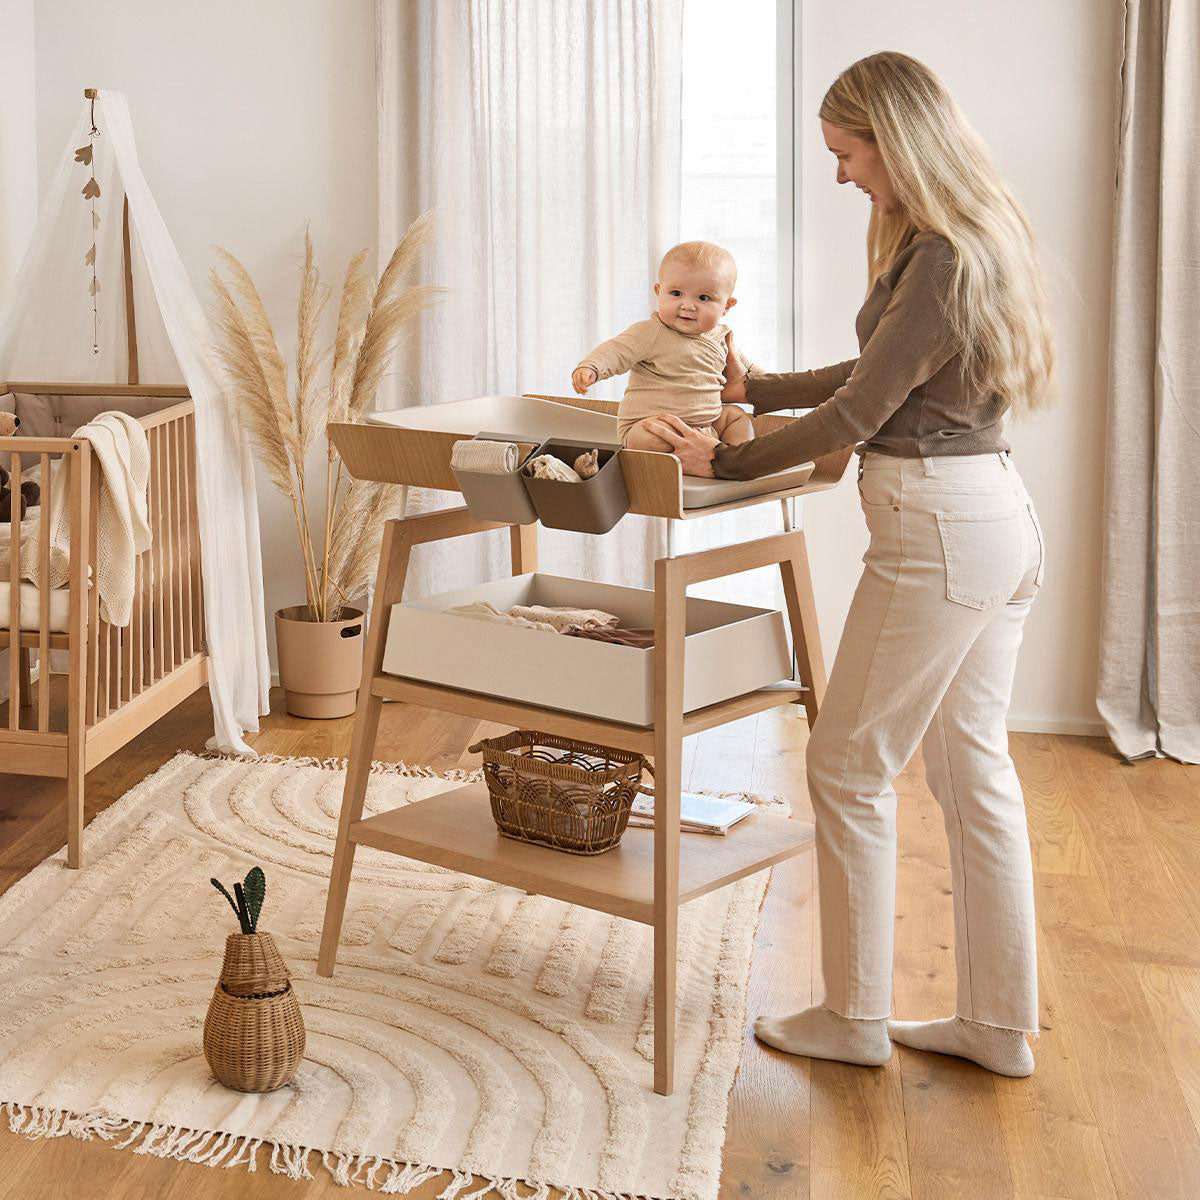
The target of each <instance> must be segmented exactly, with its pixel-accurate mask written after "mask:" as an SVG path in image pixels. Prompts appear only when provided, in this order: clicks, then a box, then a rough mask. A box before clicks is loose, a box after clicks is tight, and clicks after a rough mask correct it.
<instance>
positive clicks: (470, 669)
mask: <svg viewBox="0 0 1200 1200" xmlns="http://www.w3.org/2000/svg"><path fill="white" fill-rule="evenodd" d="M564 486H572V487H577V486H578V485H577V484H571V485H564ZM479 600H486V601H488V602H489V603H491V604H492V605H494V606H495V607H496V608H498V609H499V610H500V611H501V612H504V611H507V610H508V609H510V608H511V607H512V606H513V605H514V604H522V605H530V604H545V605H552V606H553V605H569V606H571V607H573V608H600V609H603V610H604V611H605V612H609V613H612V614H613V615H615V616H617V617H619V618H620V620H621V625H622V626H624V627H625V628H628V629H647V628H652V627H653V625H654V593H653V591H646V590H643V589H641V588H629V587H617V586H615V585H613V584H605V583H592V582H589V581H587V580H581V579H563V578H560V577H558V576H555V575H544V574H540V573H537V574H530V575H518V576H516V577H515V578H511V579H494V580H491V581H490V582H488V583H481V584H477V585H475V586H474V587H470V588H463V589H462V590H460V591H455V592H446V593H443V594H441V595H437V596H424V597H421V598H419V599H414V600H410V601H407V602H405V603H403V604H396V605H394V606H393V608H392V617H391V621H390V624H389V628H388V637H387V644H386V646H385V647H384V656H383V669H384V671H386V672H388V673H389V674H392V675H399V676H403V677H404V678H407V679H417V680H421V681H423V682H427V683H436V684H441V685H443V686H445V687H452V688H459V689H461V690H463V691H468V692H481V693H484V694H486V695H490V696H499V697H503V698H505V699H510V700H517V701H521V702H523V703H527V704H536V705H540V706H542V707H545V708H556V709H561V710H563V711H565V712H575V713H582V714H584V715H587V716H593V717H600V718H601V719H603V720H608V721H620V722H622V723H624V724H627V725H641V726H646V725H652V724H653V723H654V655H655V653H656V651H655V650H653V649H649V650H641V649H635V648H634V647H631V646H618V645H612V644H609V643H605V642H595V641H589V640H587V639H586V638H579V637H570V636H568V635H566V634H561V633H544V632H541V631H539V630H536V629H522V628H519V627H517V626H515V625H505V624H500V623H498V622H495V621H483V620H477V619H475V618H472V617H466V616H460V615H457V614H455V613H451V612H447V611H446V610H447V609H451V608H456V607H458V606H460V605H464V604H471V603H473V602H475V601H479ZM684 628H685V637H684V673H683V708H684V711H685V712H691V711H693V710H695V709H697V708H704V707H705V706H707V705H709V704H717V703H719V702H720V701H722V700H728V699H730V698H731V697H733V696H739V695H741V694H742V693H744V692H751V691H754V690H755V689H756V688H760V687H764V686H765V685H767V684H770V683H777V682H779V681H780V680H783V679H787V678H789V677H790V676H791V670H792V665H791V655H790V653H789V651H788V644H787V636H786V633H785V630H784V620H783V614H782V613H780V612H778V611H776V610H774V609H763V608H751V607H749V606H747V605H743V604H726V603H723V602H721V601H717V600H704V599H701V598H699V597H695V596H689V597H688V598H687V603H686V606H685V609H684Z"/></svg>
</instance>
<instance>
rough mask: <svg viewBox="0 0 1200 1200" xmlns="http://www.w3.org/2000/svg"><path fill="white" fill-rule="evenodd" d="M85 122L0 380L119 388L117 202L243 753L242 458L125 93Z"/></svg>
mask: <svg viewBox="0 0 1200 1200" xmlns="http://www.w3.org/2000/svg"><path fill="white" fill-rule="evenodd" d="M92 116H93V113H92V106H91V105H90V104H85V105H84V111H83V113H82V114H81V115H80V119H79V123H78V124H77V125H76V127H75V130H74V133H73V134H72V136H71V140H70V141H69V142H68V143H67V146H66V149H65V151H64V153H63V156H62V159H61V160H60V163H59V167H58V170H57V172H56V173H55V176H54V178H53V180H52V181H51V184H50V188H49V191H48V192H47V195H46V201H45V203H44V204H43V206H42V211H41V215H40V217H39V219H38V225H37V228H36V230H35V231H34V235H33V239H32V241H31V242H30V246H29V250H28V252H27V254H26V256H25V259H24V262H23V263H22V266H21V269H20V272H19V273H18V275H17V278H16V281H15V283H14V285H13V287H12V290H11V292H10V294H9V298H8V300H7V303H6V304H5V306H4V308H3V310H2V311H0V379H16V380H35V381H55V382H58V381H62V382H76V383H121V382H124V380H125V378H126V374H125V372H126V367H127V363H126V345H125V324H124V307H123V306H124V291H123V286H122V273H123V266H122V248H121V242H122V228H121V226H122V222H121V206H122V196H125V197H128V200H129V222H130V233H131V241H132V254H131V258H132V262H133V276H134V295H135V298H136V309H137V319H138V353H139V364H140V367H141V377H142V380H143V381H144V382H146V383H152V384H159V383H174V382H178V381H179V380H180V379H182V380H183V381H184V382H185V383H186V384H187V385H188V388H189V390H190V391H191V394H192V399H193V400H194V402H195V408H196V470H197V479H196V490H197V511H198V514H199V525H200V545H201V551H202V558H203V582H204V618H205V637H206V642H207V647H208V653H209V656H210V662H209V690H210V691H211V693H212V701H213V721H214V729H215V738H214V744H215V745H216V746H217V747H218V748H219V749H222V750H234V751H238V752H242V753H249V752H250V748H249V746H248V745H247V744H246V742H245V741H244V739H243V736H242V735H243V734H244V733H246V732H252V731H257V729H258V718H259V716H260V714H263V713H266V712H267V711H268V698H267V689H268V686H269V683H270V673H269V670H270V669H269V666H268V662H267V640H266V625H265V622H264V613H263V585H262V561H261V555H260V545H259V527H258V505H257V500H256V494H255V485H254V470H253V464H252V462H251V458H250V450H249V447H248V445H247V444H246V439H245V438H244V437H243V436H242V434H241V431H240V425H239V423H238V421H237V420H236V419H235V417H234V414H233V413H232V411H231V410H230V408H229V397H228V396H227V394H226V392H225V389H224V386H223V383H222V376H221V374H220V369H219V367H218V366H217V364H216V363H215V362H214V360H213V354H212V342H213V338H212V333H211V331H210V329H209V326H208V321H207V319H206V318H205V316H204V310H203V309H202V308H201V307H200V302H199V301H198V300H197V298H196V293H195V291H194V290H193V288H192V284H191V281H190V280H189V279H188V275H187V272H186V270H185V269H184V266H183V261H182V260H181V259H180V257H179V253H178V251H177V250H176V249H175V243H174V242H173V241H172V240H171V235H170V233H169V232H168V231H167V227H166V224H165V223H164V222H163V219H162V215H161V214H160V212H159V210H158V205H157V204H156V203H155V200H154V196H153V195H152V194H151V192H150V186H149V184H148V183H147V182H146V177H145V176H144V175H143V174H142V168H141V165H140V164H139V162H138V156H137V147H136V145H135V144H134V138H133V124H132V122H131V120H130V115H129V105H128V103H127V101H126V99H125V95H124V93H122V92H114V91H108V90H102V91H100V92H99V93H98V95H97V98H96V102H95V123H96V126H97V128H98V130H99V132H98V134H97V135H96V136H95V137H94V138H92V137H89V134H90V132H91V128H92ZM85 145H90V146H91V147H92V150H93V161H92V168H93V173H94V175H95V178H96V182H97V185H98V186H99V188H100V195H99V198H98V199H97V200H96V202H95V206H94V208H95V216H96V218H98V223H97V224H96V225H95V226H94V227H93V206H92V205H90V204H89V203H88V201H87V200H86V199H84V198H83V197H81V195H80V189H81V188H82V186H83V185H84V183H85V182H86V181H87V179H88V173H89V172H88V168H87V167H85V166H84V165H81V163H80V162H78V161H77V160H76V157H75V151H76V149H77V148H79V147H82V146H85ZM93 240H94V242H95V272H96V273H95V278H96V280H97V281H98V282H99V288H98V290H97V292H96V296H95V301H96V303H95V307H93V299H92V296H91V295H90V294H89V291H88V275H87V271H86V268H85V265H84V256H85V254H87V253H88V252H89V249H90V248H91V246H92V244H93ZM93 339H94V340H93ZM114 406H116V405H114Z"/></svg>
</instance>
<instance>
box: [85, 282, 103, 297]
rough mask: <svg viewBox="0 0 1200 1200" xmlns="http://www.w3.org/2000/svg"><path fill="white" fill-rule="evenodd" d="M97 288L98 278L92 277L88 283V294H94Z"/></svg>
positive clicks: (98, 284) (98, 286) (98, 287)
mask: <svg viewBox="0 0 1200 1200" xmlns="http://www.w3.org/2000/svg"><path fill="white" fill-rule="evenodd" d="M99 290H100V280H98V279H93V280H92V282H91V283H89V284H88V294H89V295H91V296H94V295H95V294H96V293H97V292H98V291H99Z"/></svg>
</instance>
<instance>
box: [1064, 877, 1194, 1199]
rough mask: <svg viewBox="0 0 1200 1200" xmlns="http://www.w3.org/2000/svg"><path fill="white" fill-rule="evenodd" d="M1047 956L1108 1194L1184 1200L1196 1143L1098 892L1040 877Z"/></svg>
mask: <svg viewBox="0 0 1200 1200" xmlns="http://www.w3.org/2000/svg"><path fill="white" fill-rule="evenodd" d="M1041 881H1042V887H1041V889H1040V901H1041V906H1042V920H1041V925H1042V930H1043V945H1044V947H1045V948H1046V949H1047V950H1048V952H1049V953H1050V955H1051V958H1052V960H1053V963H1054V968H1055V972H1056V975H1057V977H1058V979H1059V982H1060V985H1061V989H1062V995H1063V997H1064V999H1065V1001H1066V1004H1067V1006H1068V1008H1069V1011H1070V1014H1071V1015H1070V1021H1071V1023H1072V1025H1073V1027H1074V1035H1075V1036H1076V1038H1077V1045H1079V1046H1080V1047H1081V1048H1082V1050H1083V1052H1084V1053H1085V1054H1086V1055H1087V1068H1086V1070H1087V1080H1088V1088H1089V1091H1090V1093H1091V1098H1092V1104H1093V1106H1094V1108H1095V1112H1096V1120H1097V1125H1098V1127H1099V1129H1100V1135H1101V1139H1102V1141H1103V1144H1104V1150H1105V1154H1106V1156H1107V1158H1108V1164H1109V1167H1110V1169H1111V1171H1112V1175H1113V1183H1114V1185H1115V1189H1116V1193H1117V1195H1118V1196H1121V1197H1128V1198H1129V1200H1142V1198H1144V1197H1148V1196H1153V1197H1155V1200H1173V1198H1175V1197H1178V1198H1179V1200H1185V1198H1186V1200H1192V1198H1194V1197H1195V1196H1196V1194H1197V1190H1198V1188H1200V1135H1198V1134H1197V1131H1196V1126H1195V1125H1194V1124H1193V1122H1192V1119H1191V1114H1190V1112H1189V1111H1188V1106H1187V1102H1186V1100H1185V1098H1184V1094H1183V1091H1182V1089H1181V1088H1180V1086H1179V1082H1178V1080H1177V1079H1176V1077H1175V1074H1174V1072H1173V1071H1172V1069H1171V1063H1170V1059H1169V1057H1168V1055H1167V1053H1166V1051H1165V1050H1164V1048H1163V1043H1162V1041H1161V1040H1160V1038H1159V1035H1158V1030H1157V1028H1156V1027H1155V1022H1154V1018H1153V1015H1152V1013H1151V1011H1150V1007H1149V1005H1148V1003H1147V1001H1146V998H1145V995H1144V993H1143V992H1142V988H1141V983H1140V980H1139V979H1138V976H1137V971H1136V966H1135V964H1134V963H1133V962H1131V961H1130V960H1129V957H1128V955H1127V952H1126V947H1125V944H1124V941H1123V940H1122V936H1121V932H1120V930H1119V928H1118V925H1117V921H1116V918H1115V917H1114V915H1113V913H1112V910H1111V909H1110V908H1109V906H1108V898H1107V895H1106V892H1105V889H1104V887H1103V885H1102V884H1101V883H1100V882H1099V881H1098V880H1094V879H1088V878H1086V877H1084V876H1077V877H1074V878H1068V877H1063V876H1056V875H1044V876H1042V877H1041Z"/></svg>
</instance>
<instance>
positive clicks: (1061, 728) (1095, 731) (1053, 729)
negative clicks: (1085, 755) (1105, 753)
mask: <svg viewBox="0 0 1200 1200" xmlns="http://www.w3.org/2000/svg"><path fill="white" fill-rule="evenodd" d="M1007 724H1008V731H1009V733H1061V734H1066V735H1067V736H1069V737H1107V736H1108V730H1107V729H1105V727H1104V722H1103V721H1085V720H1083V719H1082V718H1080V717H1067V718H1065V719H1062V718H1057V717H1009V718H1008V722H1007Z"/></svg>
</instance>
